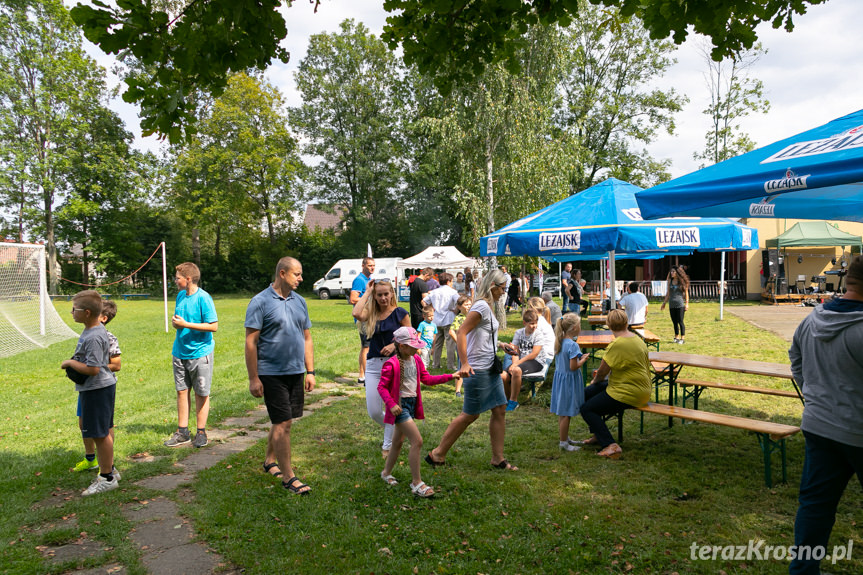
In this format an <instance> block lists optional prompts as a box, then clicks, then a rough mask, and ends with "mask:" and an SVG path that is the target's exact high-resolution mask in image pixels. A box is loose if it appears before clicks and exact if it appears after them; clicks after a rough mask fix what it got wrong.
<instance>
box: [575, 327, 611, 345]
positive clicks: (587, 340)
mask: <svg viewBox="0 0 863 575" xmlns="http://www.w3.org/2000/svg"><path fill="white" fill-rule="evenodd" d="M613 341H614V334H613V333H611V330H607V329H603V330H596V331H586V332H582V333H580V334H579V336H578V340H577V341H576V343H578V347H580V348H582V349H605V348H607V347H608V345H609V344H610V343H611V342H613Z"/></svg>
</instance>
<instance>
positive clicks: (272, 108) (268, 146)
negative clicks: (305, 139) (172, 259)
mask: <svg viewBox="0 0 863 575" xmlns="http://www.w3.org/2000/svg"><path fill="white" fill-rule="evenodd" d="M287 121H288V117H287V114H286V111H285V106H284V101H283V99H282V95H281V93H280V92H279V91H278V89H277V88H275V87H273V86H271V85H270V84H268V83H266V82H264V81H263V80H262V79H261V78H257V77H253V76H248V75H246V74H236V75H234V76H232V77H231V78H230V80H229V81H228V86H227V89H226V90H225V92H224V93H223V94H222V95H221V96H220V97H219V98H217V99H216V100H215V101H214V102H213V105H212V107H211V109H210V110H209V112H208V113H207V116H206V118H205V119H204V121H203V122H202V123H201V126H200V128H201V130H200V132H199V134H198V135H197V136H196V137H195V138H193V140H192V142H191V143H190V144H189V145H188V146H186V147H185V148H183V149H182V150H181V151H180V152H179V154H178V155H177V158H176V162H175V164H176V166H177V171H176V178H175V180H174V186H173V195H172V201H173V204H174V205H175V206H176V207H178V208H179V210H180V212H181V213H183V214H185V217H186V218H187V220H188V221H190V223H191V224H192V228H193V230H198V229H200V228H201V227H202V226H205V225H206V227H207V228H208V229H211V230H213V232H214V234H215V238H214V242H213V245H214V252H215V255H216V256H217V257H218V256H220V255H221V238H222V233H223V232H229V233H230V232H232V231H233V232H237V231H239V232H240V233H243V232H249V231H250V230H256V229H257V227H258V224H259V223H260V222H264V225H265V228H266V238H267V241H268V242H269V243H270V245H275V243H276V236H277V231H278V222H279V221H282V220H285V219H289V218H288V214H289V212H290V211H291V210H294V209H296V208H297V206H298V203H299V197H300V193H299V176H300V174H302V172H303V169H304V168H303V165H302V162H301V160H300V158H299V155H298V146H297V142H296V140H295V139H294V137H293V136H292V135H291V134H290V133H289V132H288V129H287ZM255 233H256V232H255ZM193 243H194V244H195V247H194V250H195V254H196V256H195V257H196V259H198V260H199V259H200V247H199V246H198V245H197V236H196V237H194V238H193Z"/></svg>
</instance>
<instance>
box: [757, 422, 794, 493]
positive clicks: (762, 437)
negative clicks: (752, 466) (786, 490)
mask: <svg viewBox="0 0 863 575" xmlns="http://www.w3.org/2000/svg"><path fill="white" fill-rule="evenodd" d="M756 435H757V436H758V444H759V445H760V446H761V452H762V453H763V454H764V484H765V485H766V486H767V487H773V470H772V465H771V457H770V456H771V454H772V453H773V452H774V451H776V450H779V456H780V457H781V458H782V482H783V483H787V482H788V466H787V460H786V451H785V438H782V439H780V440H779V441H773V440H772V439H770V436H769V435H767V434H766V433H757V434H756Z"/></svg>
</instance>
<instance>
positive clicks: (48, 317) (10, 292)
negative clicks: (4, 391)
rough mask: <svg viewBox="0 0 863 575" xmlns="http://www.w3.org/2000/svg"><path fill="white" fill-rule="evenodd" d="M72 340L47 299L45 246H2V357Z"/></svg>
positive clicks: (0, 318)
mask: <svg viewBox="0 0 863 575" xmlns="http://www.w3.org/2000/svg"><path fill="white" fill-rule="evenodd" d="M73 337H78V334H77V333H75V332H74V331H73V330H72V329H71V328H70V327H69V326H67V325H66V323H65V322H63V320H62V319H60V316H59V315H58V314H57V310H55V309H54V306H53V305H52V303H51V298H50V297H48V288H47V283H46V281H45V246H40V245H35V244H11V243H0V357H8V356H10V355H15V354H17V353H21V352H23V351H28V350H31V349H38V348H43V347H48V346H49V345H51V344H53V343H57V342H58V341H64V340H67V339H70V338H73Z"/></svg>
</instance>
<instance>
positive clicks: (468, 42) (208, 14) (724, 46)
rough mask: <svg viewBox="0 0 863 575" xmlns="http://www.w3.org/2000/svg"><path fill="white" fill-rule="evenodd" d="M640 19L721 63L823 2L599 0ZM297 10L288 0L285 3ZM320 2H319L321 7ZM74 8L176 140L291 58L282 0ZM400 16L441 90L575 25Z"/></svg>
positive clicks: (466, 7)
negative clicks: (125, 65)
mask: <svg viewBox="0 0 863 575" xmlns="http://www.w3.org/2000/svg"><path fill="white" fill-rule="evenodd" d="M591 2H592V3H594V4H597V5H602V6H605V7H618V8H619V9H620V11H621V14H623V15H624V16H638V17H639V18H640V19H641V21H642V22H644V25H645V26H647V28H648V29H649V30H650V33H651V37H653V38H655V39H659V38H667V37H668V36H673V38H674V42H675V43H676V44H681V43H682V42H683V41H684V40H685V39H686V36H687V34H688V32H689V29H690V27H691V28H692V29H693V30H694V31H695V32H696V33H699V34H704V35H705V36H708V37H710V38H711V40H712V41H713V45H714V49H713V51H712V54H713V58H714V59H715V60H719V59H721V58H722V57H723V56H728V55H731V54H734V53H736V52H739V51H741V50H743V49H748V48H751V47H752V46H753V45H754V44H755V41H756V40H757V36H756V33H755V28H756V26H757V25H758V24H760V23H761V22H771V24H772V25H773V27H774V28H779V27H780V26H782V27H784V28H785V29H786V30H788V31H789V32H790V31H791V30H793V29H794V22H793V17H794V15H797V14H804V13H805V12H806V10H807V8H808V7H809V6H814V5H817V4H822V3H824V2H826V0H768V1H766V2H765V1H763V0H727V1H725V2H706V1H701V2H695V1H694V0H689V1H681V0H591ZM284 3H285V4H286V5H287V6H291V4H292V3H293V2H292V0H284ZM319 3H320V0H315V9H316V10H317V7H318V4H319ZM94 4H95V7H94V6H84V5H81V4H78V5H77V6H76V7H75V8H74V9H73V10H72V15H73V17H74V18H75V21H76V22H77V23H78V24H79V25H80V26H81V27H82V28H83V29H84V33H85V35H86V37H87V39H88V40H90V41H91V42H93V43H94V44H97V45H98V46H100V47H101V48H102V50H103V51H105V52H106V53H108V54H117V55H118V56H119V57H121V58H133V59H136V60H138V61H140V62H141V63H143V64H144V65H146V66H148V67H150V68H149V69H150V72H149V73H148V74H147V75H133V76H130V77H128V78H126V83H127V84H128V86H129V89H128V90H127V91H126V93H125V94H124V96H123V97H124V99H125V100H126V101H127V102H133V103H134V102H137V103H139V104H140V105H141V112H142V117H143V121H142V128H144V130H145V132H146V133H153V132H159V133H161V134H163V135H165V136H167V137H168V138H169V139H170V140H171V141H172V142H177V141H179V140H181V139H182V138H183V137H184V136H186V137H187V138H188V137H191V135H192V134H193V132H194V121H195V120H194V112H193V108H194V106H190V105H189V102H187V98H188V96H189V94H193V93H196V92H199V91H203V92H212V93H213V94H215V95H218V94H219V93H221V91H222V90H224V88H225V86H226V85H227V78H228V77H229V76H230V74H231V73H233V72H239V71H243V70H246V69H248V68H252V67H257V68H259V69H264V68H266V67H267V65H269V63H270V61H271V60H272V59H273V58H277V59H279V60H281V61H283V62H286V61H287V59H288V57H289V55H288V54H287V53H286V52H285V51H284V49H282V48H280V47H279V42H280V41H281V40H282V39H283V38H284V37H285V35H286V34H287V25H286V23H285V20H284V18H283V17H282V16H281V14H279V12H278V8H279V5H280V2H279V1H278V0H232V1H231V2H214V1H209V2H208V1H203V0H192V1H191V2H189V3H188V4H186V6H185V7H184V8H183V9H182V11H180V12H179V13H174V12H172V11H171V10H170V9H166V8H165V7H164V6H163V4H164V2H154V1H152V0H124V1H123V2H120V3H118V5H117V6H109V5H107V4H105V3H103V2H101V1H99V2H94ZM383 4H384V8H385V9H386V10H387V11H388V12H390V13H391V14H392V15H391V16H390V17H389V18H388V22H387V25H386V27H385V29H384V40H385V41H386V42H387V44H388V45H389V46H390V47H391V48H393V49H395V48H397V47H401V48H402V51H403V54H404V59H405V63H407V64H408V65H412V64H416V65H417V66H418V68H419V70H420V72H421V73H424V74H429V75H431V76H433V77H434V80H435V83H436V85H437V86H438V87H440V88H441V89H442V90H443V91H444V92H448V91H449V89H450V88H451V87H452V86H454V85H455V84H457V83H460V82H462V81H466V80H469V79H471V78H476V77H478V76H480V75H482V72H483V70H484V69H485V68H486V66H488V65H489V64H493V63H496V62H505V64H506V65H505V67H506V68H507V69H508V70H509V71H517V67H518V57H517V56H516V52H517V48H518V47H519V46H520V45H521V44H522V43H523V41H524V35H525V33H526V32H527V30H528V28H529V27H530V26H534V25H537V24H540V25H545V26H547V25H551V24H559V25H561V26H563V27H566V26H568V25H569V24H570V23H571V22H572V21H575V20H578V18H579V17H580V16H579V2H578V0H541V1H536V2H520V1H515V0H481V1H480V0H456V1H453V0H384V3H383Z"/></svg>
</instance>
